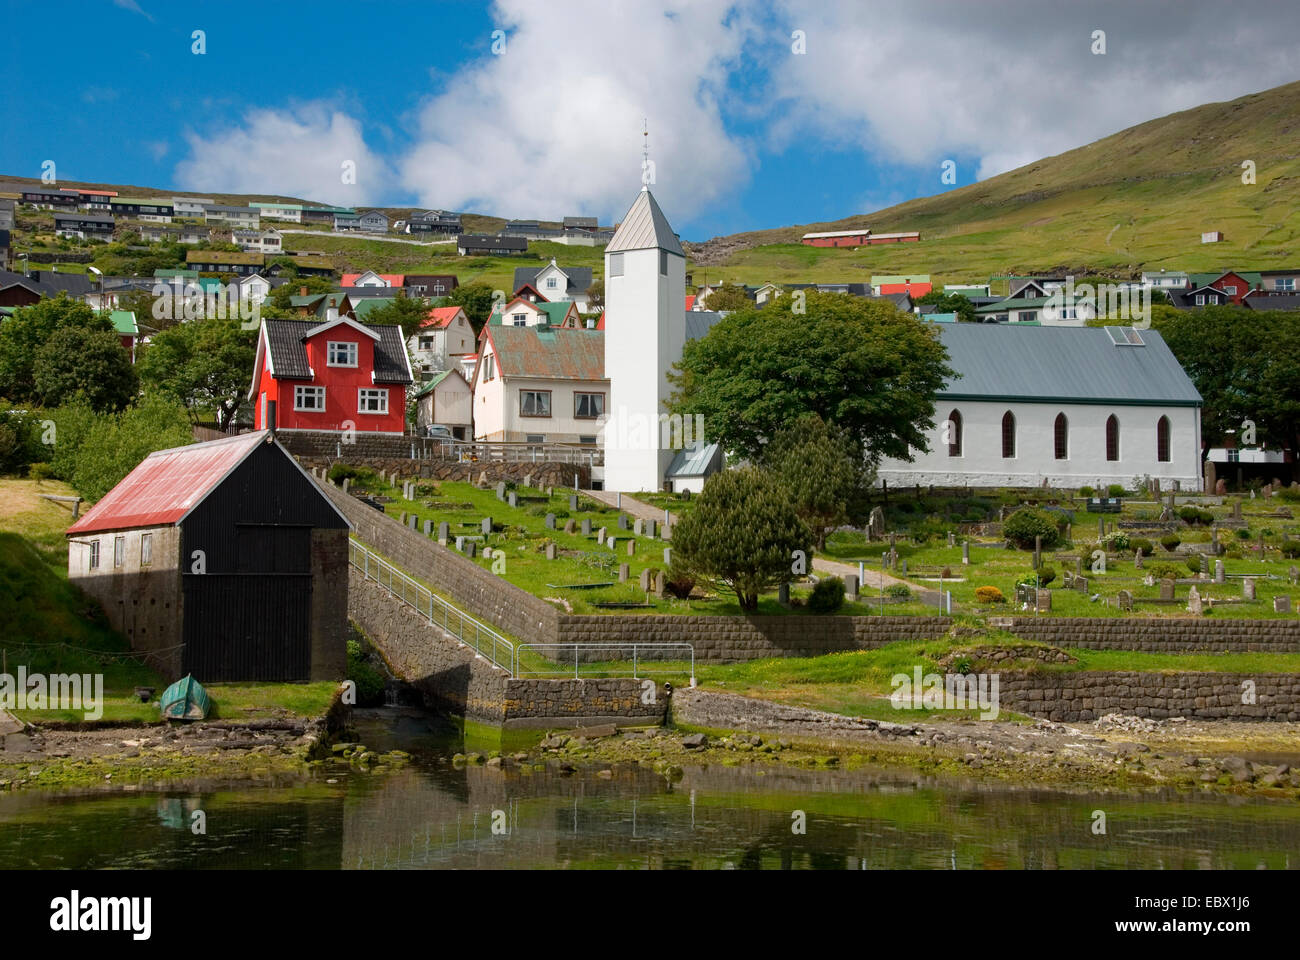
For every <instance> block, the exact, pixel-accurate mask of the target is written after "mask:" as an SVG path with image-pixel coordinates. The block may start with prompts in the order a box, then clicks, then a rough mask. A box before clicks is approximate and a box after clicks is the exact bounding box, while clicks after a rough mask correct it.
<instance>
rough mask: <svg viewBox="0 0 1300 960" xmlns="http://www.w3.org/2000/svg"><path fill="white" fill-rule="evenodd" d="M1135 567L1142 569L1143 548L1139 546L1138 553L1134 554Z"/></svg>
mask: <svg viewBox="0 0 1300 960" xmlns="http://www.w3.org/2000/svg"><path fill="white" fill-rule="evenodd" d="M1133 569H1134V570H1141V569H1142V548H1141V547H1139V548H1138V551H1137V553H1135V554H1133Z"/></svg>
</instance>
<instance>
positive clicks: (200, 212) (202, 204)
mask: <svg viewBox="0 0 1300 960" xmlns="http://www.w3.org/2000/svg"><path fill="white" fill-rule="evenodd" d="M214 203H215V201H214V200H213V199H212V198H211V197H172V216H174V217H189V218H191V219H199V220H201V219H203V216H204V211H205V210H206V209H207V208H208V207H210V206H213V204H214Z"/></svg>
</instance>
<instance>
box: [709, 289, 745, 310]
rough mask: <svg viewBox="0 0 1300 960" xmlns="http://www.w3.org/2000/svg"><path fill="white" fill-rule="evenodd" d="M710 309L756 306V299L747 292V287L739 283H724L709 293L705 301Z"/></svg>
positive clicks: (741, 308)
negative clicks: (752, 298)
mask: <svg viewBox="0 0 1300 960" xmlns="http://www.w3.org/2000/svg"><path fill="white" fill-rule="evenodd" d="M704 306H705V308H706V309H708V310H744V309H745V308H746V307H752V306H754V301H753V300H751V299H750V298H749V295H748V294H746V293H745V288H744V287H742V286H741V285H740V284H738V283H724V284H723V285H722V286H720V287H717V288H715V289H714V291H713V292H712V293H711V294H709V295H708V297H707V298H706V299H705V301H704Z"/></svg>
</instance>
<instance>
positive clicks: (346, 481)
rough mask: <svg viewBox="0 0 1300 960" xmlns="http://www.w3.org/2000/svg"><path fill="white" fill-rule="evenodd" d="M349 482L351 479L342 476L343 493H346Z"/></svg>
mask: <svg viewBox="0 0 1300 960" xmlns="http://www.w3.org/2000/svg"><path fill="white" fill-rule="evenodd" d="M350 482H351V480H350V479H349V478H348V477H344V478H343V492H344V493H347V492H348V484H349V483H350Z"/></svg>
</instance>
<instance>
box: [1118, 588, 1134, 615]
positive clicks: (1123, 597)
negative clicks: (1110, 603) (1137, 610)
mask: <svg viewBox="0 0 1300 960" xmlns="http://www.w3.org/2000/svg"><path fill="white" fill-rule="evenodd" d="M1115 599H1116V600H1117V601H1118V603H1119V608H1120V609H1121V610H1128V611H1130V612H1131V611H1132V610H1133V594H1132V593H1130V592H1129V591H1127V590H1121V591H1120V592H1119V594H1118V596H1117V597H1116V598H1115Z"/></svg>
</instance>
